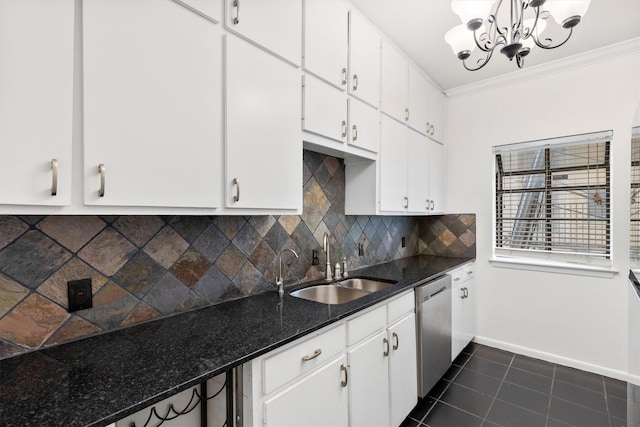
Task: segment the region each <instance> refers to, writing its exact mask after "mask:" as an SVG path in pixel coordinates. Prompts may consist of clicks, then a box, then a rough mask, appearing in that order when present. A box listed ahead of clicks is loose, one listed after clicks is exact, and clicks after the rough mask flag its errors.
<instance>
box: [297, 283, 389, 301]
mask: <svg viewBox="0 0 640 427" xmlns="http://www.w3.org/2000/svg"><path fill="white" fill-rule="evenodd" d="M394 283H397V282H394V281H390V280H384V279H370V278H364V277H353V278H348V279H344V280H340V281H338V282H334V283H329V284H324V285H315V286H309V287H308V288H303V289H298V290H297V291H293V292H291V296H294V297H296V298H302V299H306V300H309V301H315V302H321V303H323V304H344V303H346V302H349V301H353V300H356V299H358V298H362V297H364V296H366V295H369V294H371V293H373V292H377V291H380V290H382V289H386V288H388V287H389V286H391V285H393V284H394Z"/></svg>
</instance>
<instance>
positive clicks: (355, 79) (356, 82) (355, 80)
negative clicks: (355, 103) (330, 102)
mask: <svg viewBox="0 0 640 427" xmlns="http://www.w3.org/2000/svg"><path fill="white" fill-rule="evenodd" d="M353 90H358V75H357V74H354V75H353Z"/></svg>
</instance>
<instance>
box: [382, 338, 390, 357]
mask: <svg viewBox="0 0 640 427" xmlns="http://www.w3.org/2000/svg"><path fill="white" fill-rule="evenodd" d="M382 342H383V343H384V348H385V351H384V353H383V356H384V357H387V356H389V340H388V339H386V338H384V339H383V340H382Z"/></svg>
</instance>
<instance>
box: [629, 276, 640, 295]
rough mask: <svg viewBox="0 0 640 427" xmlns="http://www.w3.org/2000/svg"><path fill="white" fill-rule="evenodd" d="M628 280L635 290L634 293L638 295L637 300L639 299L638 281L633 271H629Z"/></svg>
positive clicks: (639, 288)
mask: <svg viewBox="0 0 640 427" xmlns="http://www.w3.org/2000/svg"><path fill="white" fill-rule="evenodd" d="M629 280H630V281H631V283H632V285H633V287H634V288H635V290H636V293H637V294H638V298H640V281H638V278H637V277H636V273H635V272H634V271H633V270H629Z"/></svg>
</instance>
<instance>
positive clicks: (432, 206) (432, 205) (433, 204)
mask: <svg viewBox="0 0 640 427" xmlns="http://www.w3.org/2000/svg"><path fill="white" fill-rule="evenodd" d="M435 206H436V205H435V203H433V200H432V201H431V210H434V209H435Z"/></svg>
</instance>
